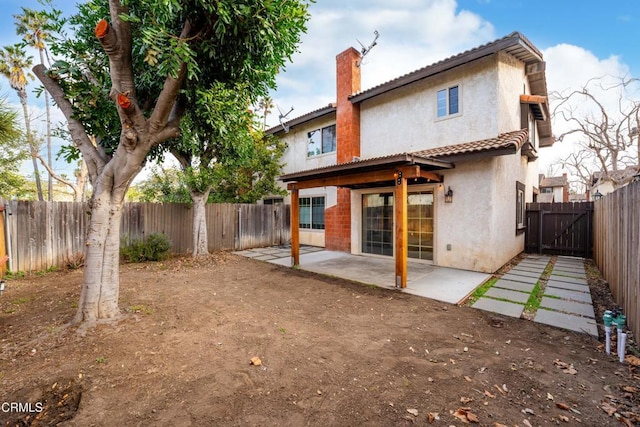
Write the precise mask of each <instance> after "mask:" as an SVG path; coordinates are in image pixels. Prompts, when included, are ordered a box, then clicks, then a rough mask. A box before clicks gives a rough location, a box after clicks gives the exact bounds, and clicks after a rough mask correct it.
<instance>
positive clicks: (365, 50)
mask: <svg viewBox="0 0 640 427" xmlns="http://www.w3.org/2000/svg"><path fill="white" fill-rule="evenodd" d="M373 34H374V35H375V38H374V39H373V41H372V42H371V44H370V45H369V46H368V47H364V45H363V44H362V43H361V42H360V40H358V39H356V41H357V42H358V43H360V46H362V49H360V59H359V60H358V62H356V66H357V67H359V66H360V64H362V60H363V59H364V57H365V56H366V55H367V53H369V52H370V51H371V49H373V48H374V46H375V45H377V44H378V37H380V33H379V32H378V30H375V31H374V32H373Z"/></svg>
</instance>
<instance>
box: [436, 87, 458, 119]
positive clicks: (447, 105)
mask: <svg viewBox="0 0 640 427" xmlns="http://www.w3.org/2000/svg"><path fill="white" fill-rule="evenodd" d="M436 102H437V112H438V113H437V114H438V118H439V119H440V118H444V117H449V116H455V115H457V114H460V86H459V85H455V86H449V87H447V88H444V89H441V90H439V91H438V92H437V94H436Z"/></svg>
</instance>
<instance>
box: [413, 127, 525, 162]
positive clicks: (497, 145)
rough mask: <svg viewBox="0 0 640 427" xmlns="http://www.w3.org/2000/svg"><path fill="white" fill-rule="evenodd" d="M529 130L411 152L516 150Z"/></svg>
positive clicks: (443, 154) (442, 154)
mask: <svg viewBox="0 0 640 427" xmlns="http://www.w3.org/2000/svg"><path fill="white" fill-rule="evenodd" d="M528 136H529V131H528V130H527V129H520V130H517V131H513V132H506V133H501V134H500V135H498V136H497V137H495V138H489V139H482V140H479V141H472V142H465V143H462V144H455V145H446V146H444V147H437V148H429V149H426V150H421V151H415V152H413V153H412V154H414V155H417V156H421V157H434V158H440V157H447V156H453V155H458V154H470V153H478V152H482V151H490V150H496V149H501V148H514V151H517V150H519V149H520V147H522V144H524V143H525V142H526V141H527V138H528Z"/></svg>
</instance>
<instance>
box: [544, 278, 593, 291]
mask: <svg viewBox="0 0 640 427" xmlns="http://www.w3.org/2000/svg"><path fill="white" fill-rule="evenodd" d="M547 288H559V289H566V290H568V291H576V292H585V293H589V292H591V291H590V289H589V285H579V284H576V283H567V282H560V281H557V280H552V279H549V281H548V282H547Z"/></svg>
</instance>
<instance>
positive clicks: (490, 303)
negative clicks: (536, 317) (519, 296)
mask: <svg viewBox="0 0 640 427" xmlns="http://www.w3.org/2000/svg"><path fill="white" fill-rule="evenodd" d="M472 307H473V308H479V309H480V310H485V311H490V312H492V313H498V314H503V315H505V316H510V317H518V318H519V317H520V315H521V314H522V311H523V310H524V305H522V304H516V303H513V302H507V301H500V300H497V299H491V298H484V297H483V298H480V299H479V300H478V301H476V302H475V303H474V304H473V306H472Z"/></svg>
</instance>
